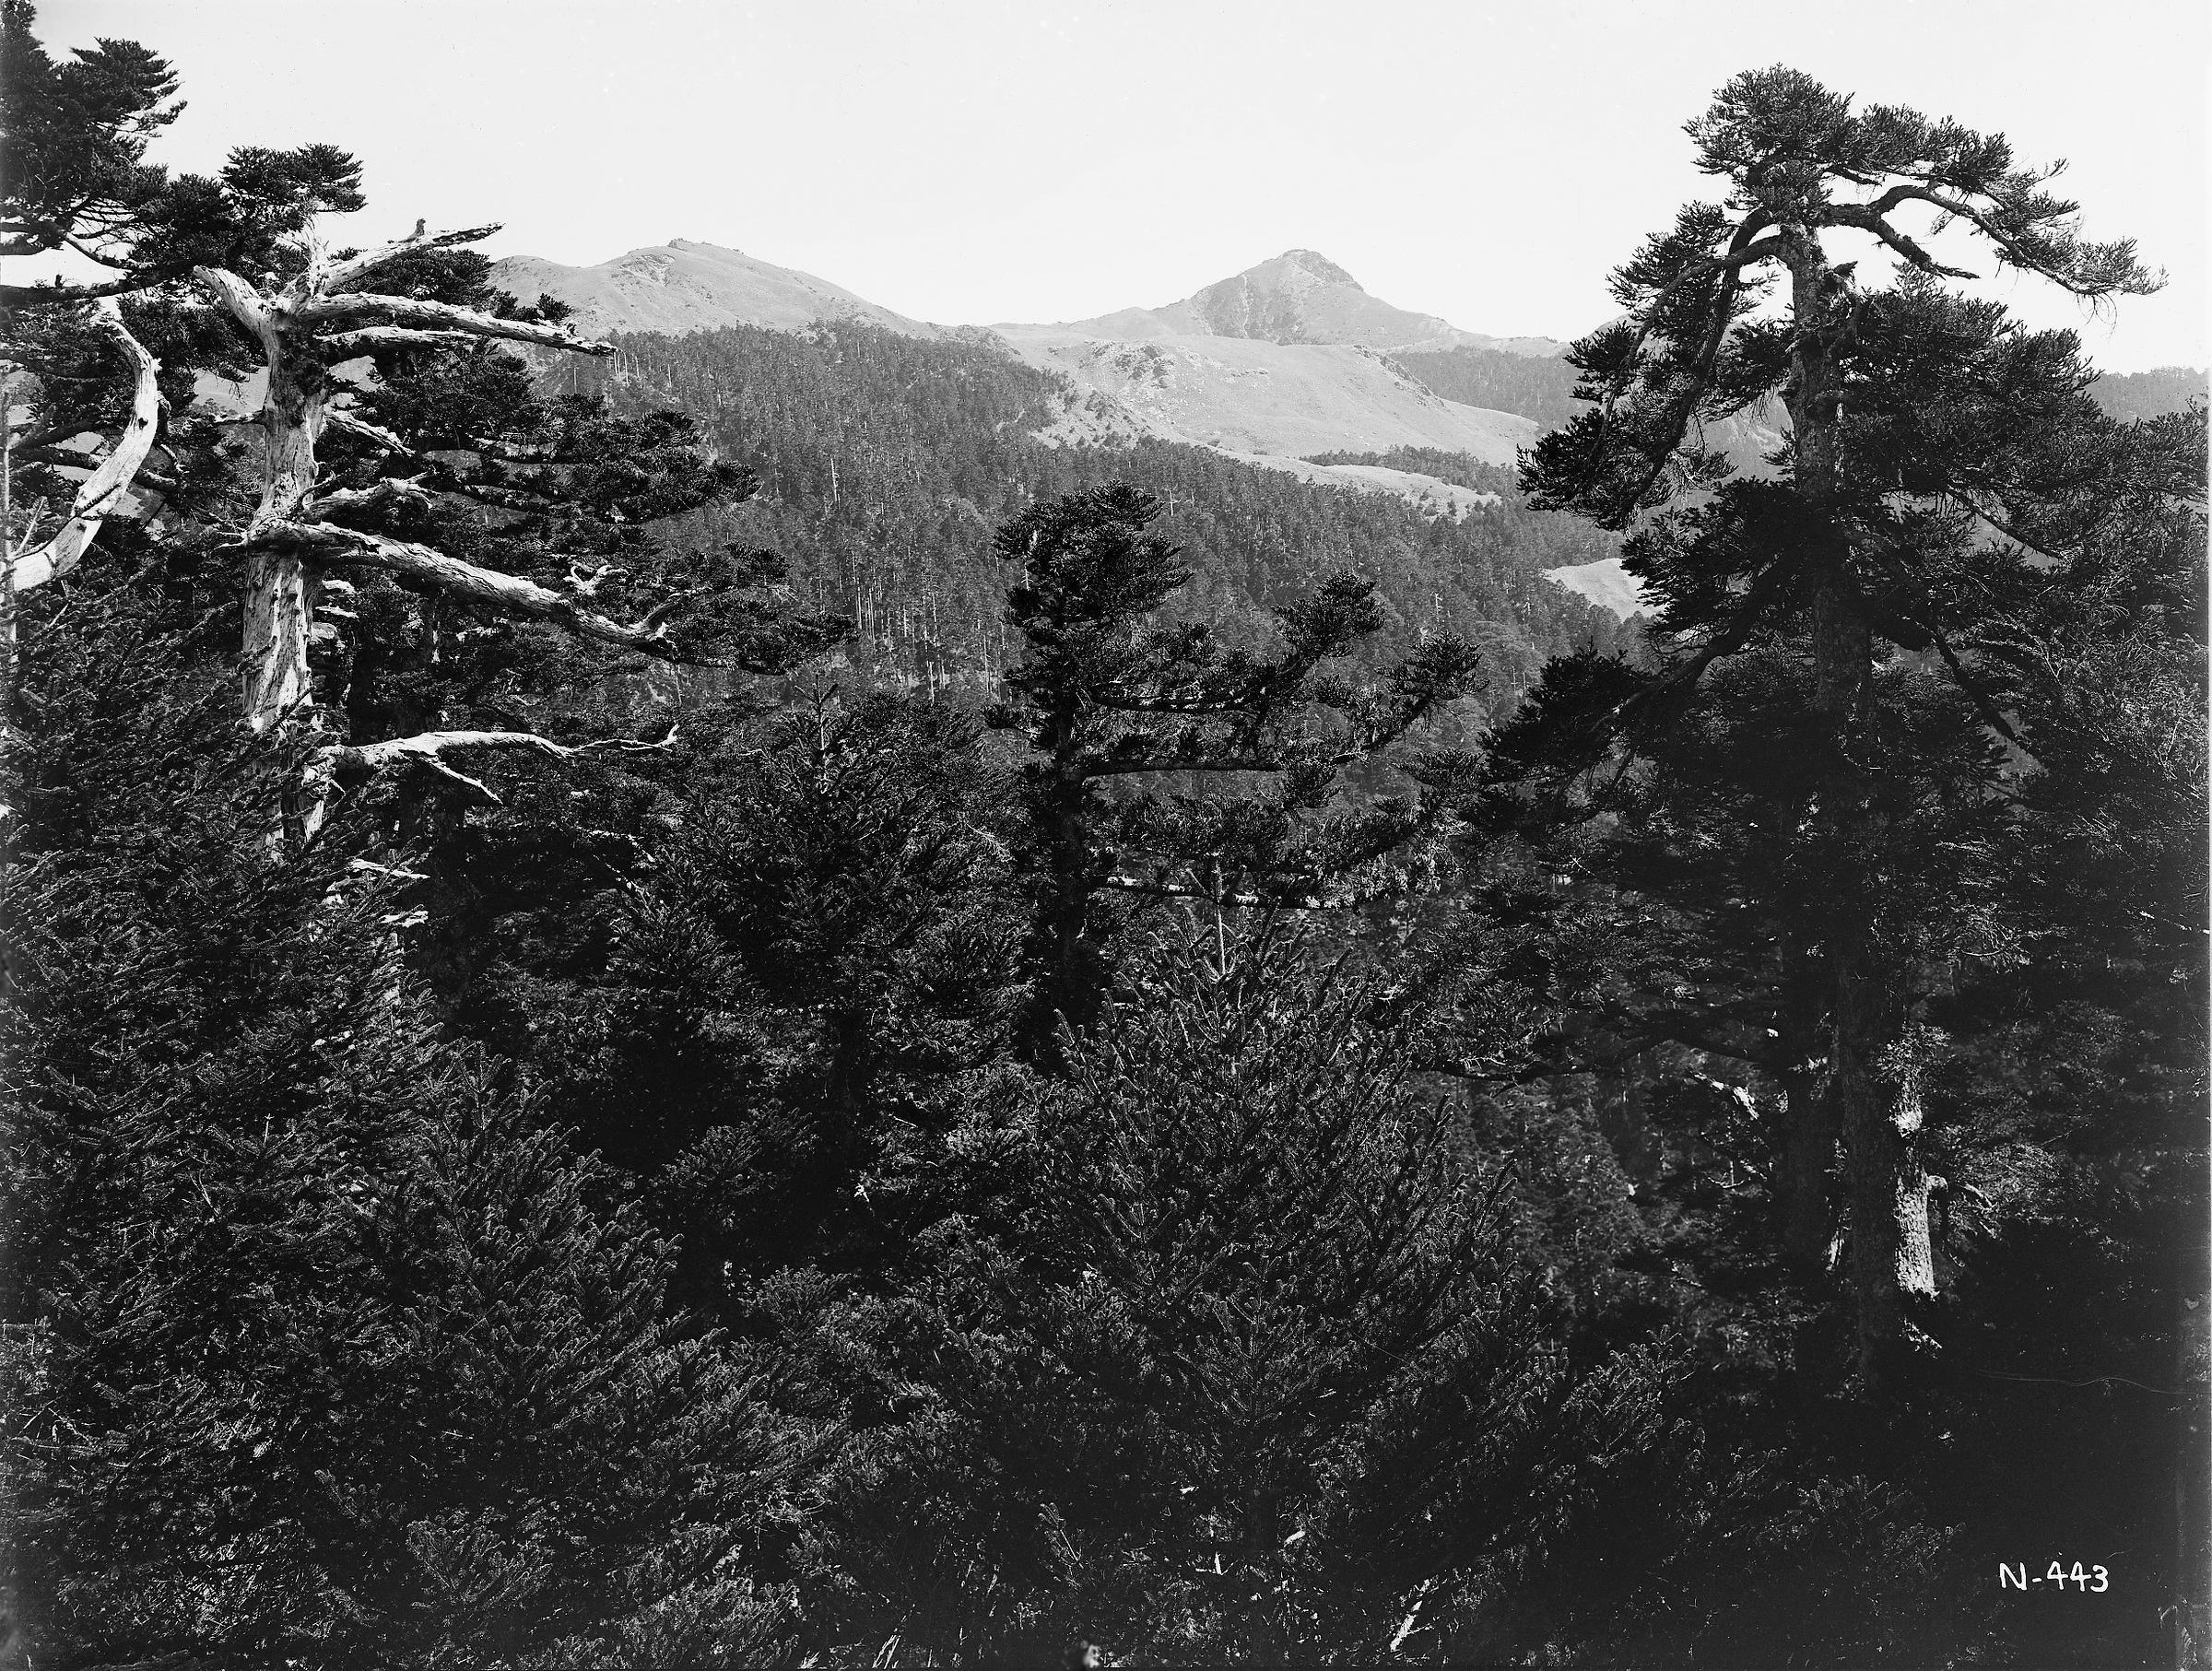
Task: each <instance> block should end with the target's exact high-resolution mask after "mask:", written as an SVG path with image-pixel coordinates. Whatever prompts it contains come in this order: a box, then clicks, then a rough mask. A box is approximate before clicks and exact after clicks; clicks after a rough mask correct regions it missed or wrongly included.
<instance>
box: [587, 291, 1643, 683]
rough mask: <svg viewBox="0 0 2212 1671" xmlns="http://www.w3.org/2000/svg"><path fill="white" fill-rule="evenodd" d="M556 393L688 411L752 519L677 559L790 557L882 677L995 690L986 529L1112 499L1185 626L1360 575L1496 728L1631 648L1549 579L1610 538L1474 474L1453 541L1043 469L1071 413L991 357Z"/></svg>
mask: <svg viewBox="0 0 2212 1671" xmlns="http://www.w3.org/2000/svg"><path fill="white" fill-rule="evenodd" d="M554 375H555V377H556V379H557V381H558V382H560V384H561V385H562V386H564V387H566V386H576V387H582V388H590V387H595V386H602V385H604V386H606V387H608V388H609V389H610V390H611V392H612V393H613V394H615V395H616V396H617V398H618V403H621V404H625V405H628V406H635V407H638V408H640V409H642V408H644V407H648V406H677V407H680V408H681V409H683V410H685V411H688V412H690V413H691V414H692V415H693V416H694V417H696V418H698V420H699V421H700V424H701V425H702V426H703V428H704V429H705V430H706V431H707V432H708V433H709V434H710V435H711V436H712V439H713V440H714V441H715V442H716V443H717V444H718V445H719V446H720V447H721V448H722V449H723V450H724V453H725V454H726V455H727V456H729V457H732V458H734V459H737V460H740V461H742V462H744V463H745V464H747V465H750V466H751V467H752V468H753V469H754V470H755V471H757V472H758V473H759V477H760V485H761V491H760V493H759V496H758V497H757V498H756V499H754V500H752V501H750V502H749V503H747V504H745V505H743V506H741V507H738V508H736V509H735V510H732V511H728V512H710V513H706V514H703V515H702V516H700V518H698V519H696V520H695V524H694V525H693V526H691V527H690V528H689V529H688V531H687V533H686V535H685V536H684V537H688V538H692V539H697V540H700V541H703V542H723V541H728V540H733V539H735V540H742V541H745V542H747V543H752V544H759V545H764V546H770V547H774V548H775V549H776V550H778V551H780V552H781V553H782V554H783V555H784V556H785V557H786V558H787V559H789V561H790V563H791V566H792V579H793V582H794V586H795V587H796V588H797V589H798V590H799V592H800V594H801V596H802V598H803V599H804V600H805V601H806V603H808V604H809V605H810V606H813V607H816V608H818V609H822V610H825V611H836V612H843V613H846V614H848V615H849V616H850V617H851V618H852V619H853V622H854V625H855V627H856V629H857V631H858V640H857V642H856V643H855V644H854V645H853V647H852V650H851V651H850V654H851V656H852V658H853V661H854V662H855V663H857V664H858V665H861V666H864V667H865V668H866V669H868V670H869V671H870V672H871V673H874V674H880V675H883V676H885V677H890V678H894V679H900V680H904V681H909V682H915V683H921V684H925V685H929V686H931V687H932V688H943V687H946V686H957V687H962V688H971V689H975V690H979V691H980V690H982V689H983V688H987V687H989V686H992V685H994V683H995V681H996V679H997V677H998V676H999V675H1000V674H1001V673H1003V672H1004V670H1005V668H1006V665H1007V660H1008V657H1009V655H1010V654H1012V653H1014V652H1013V648H1012V646H1010V644H1009V641H1008V639H1007V630H1006V624H1005V622H1004V619H1003V616H1004V606H1003V598H1004V594H1005V591H1006V583H1007V576H1006V569H1005V566H1004V565H1003V564H1001V563H1000V562H999V561H997V560H996V559H994V558H993V557H992V556H991V555H990V535H991V530H992V528H993V526H994V524H996V523H997V522H998V521H999V520H1001V519H1002V518H1004V517H1006V516H1007V515H1010V514H1012V513H1013V512H1017V511H1019V510H1020V509H1021V508H1022V507H1023V506H1024V505H1026V504H1028V503H1030V501H1032V500H1039V499H1050V498H1053V497H1056V496H1058V495H1060V494H1064V493H1067V492H1071V491H1074V490H1076V489H1077V488H1088V487H1095V486H1098V485H1100V484H1101V483H1103V482H1106V481H1109V480H1114V479H1121V480H1127V481H1130V482H1133V483H1135V485H1136V486H1138V487H1140V488H1144V489H1146V490H1147V491H1148V492H1150V493H1152V494H1154V495H1155V496H1157V497H1158V498H1159V499H1160V500H1162V501H1163V502H1164V503H1165V504H1166V506H1167V512H1166V514H1165V515H1164V516H1163V517H1162V518H1161V519H1160V523H1161V531H1162V533H1163V534H1164V535H1166V536H1167V537H1168V538H1170V539H1171V540H1173V541H1174V542H1175V543H1176V544H1177V545H1179V546H1181V547H1182V550H1183V560H1184V561H1185V562H1186V563H1187V564H1188V565H1189V566H1190V567H1191V568H1192V569H1193V570H1194V571H1195V576H1196V578H1195V579H1194V582H1192V584H1191V585H1190V586H1189V587H1187V588H1186V589H1185V591H1184V593H1183V594H1182V597H1181V598H1180V599H1179V600H1178V607H1179V608H1181V609H1182V610H1185V611H1187V612H1189V613H1191V614H1192V615H1193V616H1194V617H1195V616H1203V617H1204V618H1207V619H1210V620H1215V621H1218V622H1220V623H1222V624H1223V626H1224V627H1225V629H1226V630H1230V631H1231V632H1232V633H1233V632H1236V631H1239V630H1241V631H1243V632H1245V633H1248V634H1256V633H1259V632H1261V631H1263V630H1265V617H1266V615H1267V614H1268V613H1269V612H1271V611H1273V610H1274V609H1276V608H1277V607H1279V606H1282V605H1283V604H1284V603H1286V602H1288V600H1289V599H1290V598H1291V597H1293V596H1295V595H1297V594H1300V593H1303V592H1304V591H1306V590H1308V589H1310V588H1311V586H1312V583H1313V582H1314V581H1315V580H1316V579H1317V578H1318V577H1319V576H1321V575H1323V574H1325V573H1327V572H1330V571H1335V570H1338V569H1350V570H1352V571H1355V572H1357V573H1359V574H1360V575H1362V576H1365V577H1368V578H1371V579H1373V580H1374V581H1376V582H1378V584H1379V587H1380V591H1381V594H1382V600H1383V603H1384V606H1385V610H1386V614H1387V624H1386V627H1385V630H1383V632H1382V633H1381V634H1379V635H1378V640H1377V642H1376V644H1375V646H1374V652H1373V653H1374V654H1376V655H1378V656H1387V655H1391V654H1394V653H1400V652H1402V651H1403V649H1404V648H1405V647H1406V645H1407V644H1409V643H1412V642H1417V641H1418V640H1419V639H1420V638H1421V637H1422V635H1423V634H1425V633H1435V632H1458V633H1462V634H1464V635H1465V636H1466V637H1468V638H1470V639H1472V640H1474V641H1476V642H1477V645H1478V646H1479V647H1480V648H1481V650H1482V652H1483V653H1484V657H1485V676H1486V677H1487V679H1488V696H1487V698H1486V699H1485V700H1483V702H1482V703H1481V704H1480V706H1482V707H1484V708H1485V709H1486V711H1487V712H1491V713H1495V712H1500V711H1502V710H1503V709H1505V708H1507V707H1509V706H1510V705H1511V702H1512V700H1513V699H1514V698H1515V697H1516V696H1517V695H1518V694H1519V692H1520V691H1521V690H1522V689H1523V688H1525V687H1526V686H1527V684H1528V683H1529V682H1530V681H1531V680H1532V679H1533V678H1534V677H1535V672H1536V670H1537V669H1538V668H1539V667H1541V666H1542V665H1543V663H1544V661H1545V660H1546V659H1547V657H1549V656H1551V655H1554V654H1558V653H1565V652H1568V651H1571V650H1575V649H1579V648H1583V647H1587V646H1594V647H1595V648H1597V649H1599V650H1601V651H1609V650H1611V649H1614V648H1616V647H1618V645H1619V644H1620V643H1621V642H1622V629H1621V627H1620V625H1619V623H1618V622H1617V621H1616V620H1615V619H1614V618H1613V617H1612V616H1611V615H1609V614H1607V613H1606V612H1605V611H1603V610H1600V609H1596V608H1594V607H1593V606H1590V605H1589V604H1588V603H1586V602H1585V601H1584V600H1583V599H1582V598H1580V597H1578V596H1576V595H1574V594H1571V593H1570V592H1567V591H1566V590H1564V589H1563V588H1561V587H1559V586H1557V585H1554V584H1553V583H1551V582H1548V581H1546V580H1544V579H1543V578H1542V574H1543V571H1545V570H1547V569H1551V568H1557V567H1560V566H1562V565H1566V564H1571V563H1579V562H1588V561H1592V560H1594V559H1598V558H1601V557H1606V556H1610V555H1612V553H1613V551H1614V550H1615V549H1616V542H1615V540H1614V539H1613V538H1612V536H1610V535H1606V534H1604V533H1602V532H1600V531H1597V530H1594V529H1593V528H1591V527H1590V526H1589V525H1588V524H1583V523H1578V522H1576V521H1575V520H1573V519H1571V518H1569V517H1566V516H1561V515H1558V514H1556V513H1550V512H1534V511H1531V510H1529V509H1528V508H1527V507H1526V506H1525V504H1524V503H1523V502H1522V501H1521V500H1520V496H1519V494H1518V493H1517V491H1516V490H1515V489H1514V488H1513V485H1512V473H1511V472H1510V471H1508V470H1504V469H1495V468H1489V467H1487V466H1484V465H1479V464H1477V463H1475V462H1474V461H1472V460H1465V459H1461V460H1457V461H1456V463H1455V465H1449V464H1448V465H1445V467H1446V468H1453V469H1456V471H1458V472H1460V473H1461V474H1455V475H1454V476H1453V479H1464V480H1465V482H1466V483H1467V484H1468V485H1472V486H1477V487H1480V488H1484V489H1486V490H1488V491H1492V492H1496V493H1498V494H1500V496H1501V502H1500V504H1498V505H1496V506H1493V507H1489V508H1488V509H1486V510H1483V511H1480V512H1475V513H1472V514H1469V515H1467V516H1465V517H1464V518H1462V519H1460V520H1458V521H1456V522H1455V521H1453V520H1451V519H1448V518H1435V517H1430V516H1425V515H1423V514H1422V513H1421V512H1418V511H1417V510H1416V509H1414V508H1413V507H1412V506H1410V505H1407V504H1404V503H1402V502H1399V501H1397V500H1392V499H1389V498H1387V497H1384V496H1380V495H1373V494H1360V493H1353V492H1349V491H1346V490H1343V489H1339V488H1331V487H1325V486H1321V485H1318V484H1312V483H1306V482H1301V481H1299V480H1297V479H1296V478H1295V477H1289V476H1287V475H1284V474H1283V473H1281V472H1279V471H1270V470H1263V469H1257V468H1254V467H1253V466H1251V465H1244V464H1241V463H1238V462H1237V461H1235V460H1233V459H1228V458H1224V457H1222V456H1221V455H1219V454H1218V453H1212V452H1209V451H1207V450H1206V449H1204V448H1199V447H1190V446H1182V445H1177V444H1173V443H1169V442H1161V441H1141V442H1137V443H1135V444H1131V445H1126V446H1120V447H1090V446H1083V447H1054V446H1050V445H1047V444H1045V443H1043V442H1041V441H1038V440H1036V439H1035V437H1034V434H1033V431H1035V430H1041V429H1043V428H1044V427H1045V426H1047V425H1048V424H1050V423H1051V422H1052V421H1053V418H1054V417H1055V416H1056V413H1057V409H1058V405H1059V403H1060V401H1061V400H1062V399H1063V398H1064V392H1063V390H1062V389H1061V387H1060V386H1059V385H1058V384H1057V383H1056V382H1054V380H1053V378H1052V377H1051V376H1050V375H1049V374H1047V373H1045V372H1043V371H1038V370H1036V369H1034V368H1032V367H1030V366H1027V365H1024V364H1022V363H1021V362H1020V361H1018V360H1016V359H1011V358H1009V357H1007V356H1006V355H1005V354H1003V353H1000V352H997V351H994V349H993V348H991V347H987V346H983V345H980V344H968V343H959V342H929V341H924V340H919V339H916V338H913V337H910V336H903V335H893V334H891V333H889V332H887V331H882V330H877V329H876V328H873V327H871V326H867V325H864V324H853V323H836V324H821V325H818V327H817V328H816V329H815V330H814V331H813V332H811V333H809V334H807V335H789V334H785V333H782V332H777V331H769V330H760V329H755V328H752V327H748V326H732V327H729V328H726V329H724V330H720V331H713V332H700V333H695V334H693V335H687V336H682V337H668V336H656V335H631V336H621V337H618V338H617V339H616V354H615V357H614V359H613V360H612V361H611V362H609V364H608V366H607V367H606V368H604V369H603V368H602V367H600V366H598V365H594V364H577V365H566V364H564V365H561V366H559V367H558V368H556V370H555V372H554ZM1440 456H1441V455H1440ZM1431 462H1435V461H1431ZM1428 473H1429V474H1436V472H1435V471H1430V472H1428Z"/></svg>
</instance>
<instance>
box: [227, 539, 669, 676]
mask: <svg viewBox="0 0 2212 1671" xmlns="http://www.w3.org/2000/svg"><path fill="white" fill-rule="evenodd" d="M250 543H251V544H252V545H253V546H256V547H268V548H271V549H275V550H284V551H292V552H297V553H299V554H300V555H301V556H303V557H312V558H313V559H315V560H316V561H318V562H324V563H348V564H354V565H358V566H359V567H361V568H365V569H382V570H385V571H388V572H390V573H393V574H404V575H406V576H407V577H408V578H410V579H412V580H416V581H419V582H422V583H423V584H425V585H429V586H434V587H436V588H437V589H438V590H439V591H441V592H448V593H452V594H455V595H456V596H460V597H465V598H468V599H470V600H471V601H473V602H476V603H479V604H483V605H485V606H488V607H490V608H493V609H497V610H499V611H500V613H501V614H503V615H512V616H525V617H528V618H532V619H535V620H543V621H550V622H552V623H553V624H554V625H555V626H558V627H562V628H565V629H566V630H569V631H571V632H573V633H575V634H576V635H577V636H578V637H580V638H588V639H595V640H597V641H599V642H601V643H603V644H613V645H616V646H617V647H618V648H620V649H624V650H636V651H639V652H641V653H644V654H646V655H651V656H657V657H659V658H660V659H662V660H663V661H674V660H675V659H676V653H675V651H674V649H673V648H672V647H671V645H670V644H669V642H668V639H667V631H666V629H665V627H664V626H661V625H659V624H658V623H656V624H654V625H653V626H651V627H646V626H638V625H632V624H629V623H628V622H623V621H618V620H613V619H610V618H608V617H606V616H604V615H600V614H597V613H596V612H594V611H593V610H589V609H583V608H580V607H578V606H577V603H576V600H575V599H574V598H573V597H571V596H568V595H566V594H562V593H559V592H554V591H551V590H549V589H548V588H547V587H544V586H541V585H539V584H538V583H537V582H535V581H534V580H526V579H524V577H523V576H521V575H519V574H503V573H501V572H500V571H499V570H497V569H483V568H479V567H477V565H476V564H475V563H468V562H463V561H462V560H461V559H459V558H454V557H448V556H446V554H445V553H444V552H442V551H434V550H432V549H431V548H430V547H428V546H418V545H412V544H409V543H408V542H406V541H405V540H395V539H386V538H384V537H383V536H382V535H377V534H364V533H362V532H360V531H359V529H354V528H340V527H337V526H335V525H334V524H329V523H276V524H270V525H269V526H268V527H266V528H265V529H263V530H262V531H261V532H260V533H258V534H257V535H254V536H253V540H252V541H251V542H250Z"/></svg>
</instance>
